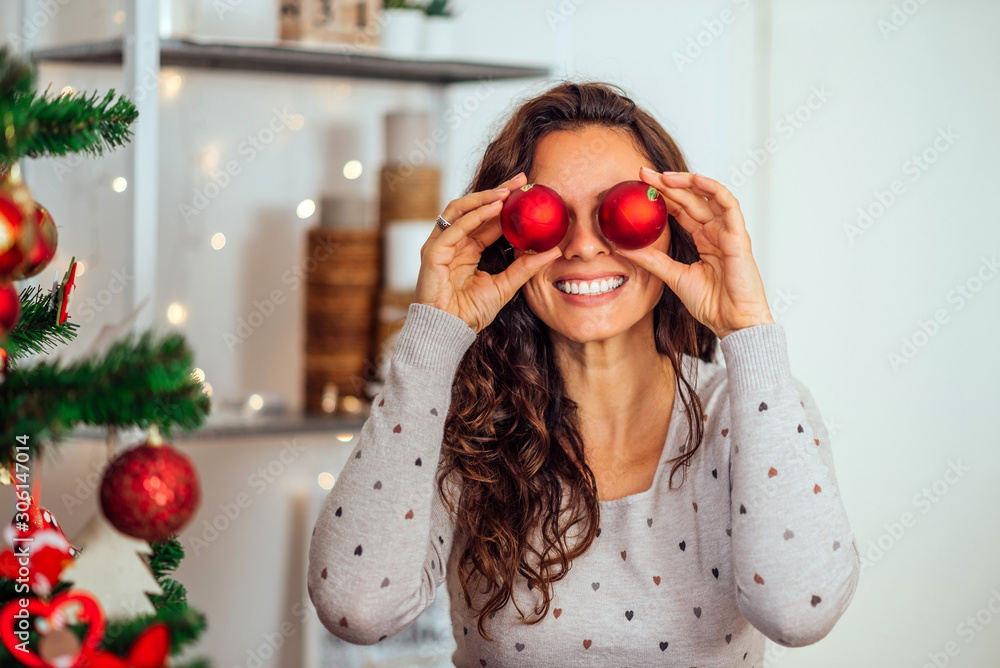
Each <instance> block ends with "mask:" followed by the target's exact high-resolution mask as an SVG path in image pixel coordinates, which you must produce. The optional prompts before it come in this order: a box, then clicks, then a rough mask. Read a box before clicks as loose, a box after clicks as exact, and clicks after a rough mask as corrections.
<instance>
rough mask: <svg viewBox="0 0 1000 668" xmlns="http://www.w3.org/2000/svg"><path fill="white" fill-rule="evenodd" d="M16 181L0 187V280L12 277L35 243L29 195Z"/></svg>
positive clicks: (10, 181)
mask: <svg viewBox="0 0 1000 668" xmlns="http://www.w3.org/2000/svg"><path fill="white" fill-rule="evenodd" d="M18 174H20V172H18ZM19 179H20V177H18V179H16V180H15V179H10V180H8V181H7V182H5V183H4V184H3V185H0V281H3V280H9V279H10V278H12V277H13V275H14V273H15V272H16V271H17V270H18V269H19V268H20V267H21V266H22V265H23V264H24V262H25V260H26V258H27V256H28V254H29V253H30V252H31V249H32V248H33V247H34V246H35V242H36V235H37V232H36V224H35V210H34V206H33V205H32V199H31V194H30V193H29V192H28V189H27V188H25V187H24V185H23V184H22V183H20V180H19Z"/></svg>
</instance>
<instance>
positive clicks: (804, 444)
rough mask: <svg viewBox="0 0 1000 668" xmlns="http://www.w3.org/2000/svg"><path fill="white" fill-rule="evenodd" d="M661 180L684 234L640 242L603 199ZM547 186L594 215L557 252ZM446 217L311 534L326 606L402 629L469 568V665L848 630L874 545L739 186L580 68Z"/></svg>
mask: <svg viewBox="0 0 1000 668" xmlns="http://www.w3.org/2000/svg"><path fill="white" fill-rule="evenodd" d="M512 175H513V176H512ZM635 179H641V180H643V181H645V182H646V183H648V184H650V185H651V186H654V187H656V188H657V189H658V190H659V191H660V192H661V193H662V194H663V196H664V198H665V201H666V203H667V206H668V210H669V212H670V214H671V215H670V220H669V225H668V227H667V229H666V230H665V231H664V233H663V234H662V236H661V237H660V238H659V239H658V240H657V241H656V242H655V243H654V244H653V245H651V246H649V247H647V248H644V249H640V250H632V251H628V250H623V249H616V248H615V247H614V246H613V245H612V244H611V243H610V242H609V241H608V240H607V239H606V238H604V237H603V235H602V234H601V231H600V227H599V226H598V224H597V209H598V206H599V204H600V201H601V196H602V194H603V193H604V192H605V191H607V189H609V188H610V187H612V186H613V185H615V184H617V183H619V182H621V181H627V180H635ZM526 183H540V184H544V185H547V186H549V187H551V188H553V189H555V190H556V191H557V192H558V193H559V194H560V195H562V197H563V199H564V200H565V201H566V203H567V206H568V208H569V212H570V218H571V221H570V228H569V231H568V233H567V234H566V237H565V238H564V239H563V240H562V242H561V243H560V244H559V246H558V247H557V248H555V249H552V250H551V251H548V252H545V253H538V254H525V253H521V252H520V251H515V250H514V249H513V248H512V247H511V246H510V244H508V243H507V241H506V239H504V238H503V237H502V233H501V229H500V222H499V218H498V215H499V213H500V210H501V207H502V202H503V200H505V199H506V197H507V196H508V195H509V193H510V191H511V190H512V189H514V188H519V187H521V186H523V185H525V184H526ZM498 184H499V186H500V187H499V188H497V189H493V188H494V187H495V186H497V185H498ZM442 218H443V219H444V223H443V224H442V225H443V226H446V229H443V230H442V229H435V230H434V231H433V232H432V233H431V235H430V237H429V238H428V240H427V242H426V243H425V244H424V245H423V247H422V248H421V262H422V264H421V269H420V274H419V279H418V284H417V293H416V302H417V303H415V304H413V305H411V306H410V310H409V314H408V317H407V320H406V324H405V326H404V328H403V331H402V332H401V333H400V336H399V339H398V342H397V347H396V350H395V352H394V356H393V360H392V364H391V369H390V372H389V375H388V377H387V380H386V384H385V387H384V389H383V391H382V393H381V394H380V395H379V396H378V397H376V399H375V402H374V404H373V407H372V411H371V415H370V416H369V418H368V420H367V422H366V423H365V425H364V427H363V429H362V432H361V434H360V437H359V439H358V444H357V447H356V449H355V452H354V454H353V455H352V456H351V457H350V459H349V460H348V464H347V465H346V466H345V467H344V469H343V471H342V472H341V474H340V478H339V479H338V481H337V484H336V485H335V486H334V488H333V489H332V490H331V492H330V494H329V497H328V498H327V499H326V502H325V504H324V506H323V508H322V511H321V513H320V516H319V519H318V520H317V523H316V527H315V529H314V532H313V538H312V542H311V546H310V555H309V558H310V563H309V577H308V580H309V592H310V596H311V598H312V601H313V603H314V604H315V606H316V609H317V612H318V614H319V616H320V618H321V620H322V621H323V623H324V625H325V626H326V627H327V628H328V629H329V630H330V631H331V632H332V633H334V634H335V635H337V636H339V637H340V638H343V639H345V640H347V641H350V642H354V643H362V644H370V643H376V642H379V641H381V640H383V639H385V638H386V637H389V636H391V635H393V634H395V633H397V632H399V631H400V630H402V629H403V628H405V627H406V626H407V625H408V624H410V623H411V622H412V621H413V620H414V619H415V618H416V617H417V616H418V615H419V614H420V613H421V612H422V611H423V610H425V609H426V608H427V606H429V605H430V604H431V603H432V602H433V600H434V598H435V595H436V592H437V589H438V586H439V585H441V584H442V583H445V582H447V586H448V592H449V594H450V603H451V615H452V621H453V627H454V634H455V640H456V642H457V644H458V648H457V650H456V652H455V654H454V655H453V661H454V662H455V664H456V665H458V666H522V665H529V666H584V665H601V666H608V665H630V666H637V665H652V664H657V665H672V666H673V665H676V666H693V665H699V666H706V665H717V666H732V665H737V664H738V665H744V664H745V665H748V666H760V665H761V662H762V657H763V652H764V638H765V636H766V637H768V638H771V639H772V640H774V641H775V642H777V643H780V644H783V645H786V646H790V647H798V646H802V645H808V644H810V643H814V642H816V641H818V640H820V639H821V638H823V637H824V636H825V635H826V634H827V633H828V632H829V631H830V629H831V628H832V627H833V625H834V624H835V623H836V621H837V619H839V617H840V615H841V614H842V613H843V612H844V610H845V609H846V608H847V605H848V604H849V603H850V601H851V599H852V598H853V596H854V591H855V589H856V587H857V583H858V577H859V573H860V555H859V553H858V549H857V544H856V542H855V540H854V536H853V534H852V531H851V528H850V525H849V523H848V519H847V516H846V513H845V510H844V506H843V504H842V502H841V498H840V496H839V494H838V492H837V482H836V477H835V473H834V466H833V459H832V453H831V450H830V444H829V440H828V436H827V433H826V430H825V428H824V426H823V421H822V419H821V417H820V414H819V412H818V410H817V408H816V404H815V402H814V401H813V399H812V397H811V395H810V394H809V392H808V391H807V390H806V388H805V387H804V386H803V385H802V384H801V383H800V382H799V381H798V380H796V379H794V378H793V377H792V376H791V375H790V373H789V364H788V357H787V349H786V342H785V334H784V329H783V327H782V326H781V325H779V324H777V323H775V322H774V320H773V318H772V317H771V314H770V311H769V309H768V305H767V301H766V299H765V295H764V289H763V285H762V282H761V279H760V275H759V273H758V271H757V267H756V264H755V263H754V260H753V258H752V256H751V252H750V238H749V236H748V235H747V232H746V229H745V227H744V223H743V218H742V215H741V214H740V209H739V204H738V203H737V201H736V199H735V198H734V197H733V196H732V194H730V193H729V192H728V191H727V190H726V189H725V188H724V187H723V186H721V185H720V184H719V183H718V182H716V181H714V180H712V179H710V178H707V177H705V176H701V175H695V174H691V173H689V172H688V171H687V167H686V165H685V163H684V159H683V157H682V155H681V152H680V150H679V149H678V148H677V146H676V145H675V144H674V142H673V141H672V140H671V138H670V137H669V136H668V135H667V133H666V132H665V131H664V130H663V128H662V127H661V126H660V125H659V124H658V123H657V122H656V121H655V120H654V119H653V118H652V117H651V116H650V115H649V114H647V113H646V112H644V111H643V110H641V109H639V108H638V107H636V105H635V104H634V103H633V102H632V101H631V100H630V99H628V98H627V97H625V96H624V95H621V94H619V93H617V92H616V91H615V90H613V89H612V88H611V87H610V86H607V85H604V84H576V83H565V84H562V85H560V86H557V87H555V88H553V89H552V90H550V91H548V92H546V93H545V94H543V95H541V96H539V97H537V98H535V99H533V100H530V101H528V102H526V103H525V104H523V105H522V106H521V107H520V108H519V109H517V110H516V111H515V113H514V114H513V117H512V118H511V119H510V121H509V122H508V123H507V124H506V126H505V127H504V128H503V130H502V131H501V132H500V134H499V136H498V137H497V138H496V139H495V140H494V141H493V142H492V143H491V144H490V145H489V147H488V148H487V150H486V153H485V155H484V157H483V160H482V163H481V165H480V167H479V171H478V174H477V175H476V177H475V179H474V181H473V183H472V186H471V187H470V189H469V193H468V194H466V195H465V196H463V197H461V198H459V199H456V200H454V201H452V202H450V203H449V204H448V205H447V207H445V209H444V211H443V212H442ZM449 221H450V222H451V225H450V226H447V223H448V222H449ZM477 267H478V270H477ZM584 282H586V283H588V289H587V290H586V292H589V294H580V292H581V290H580V288H581V283H584ZM574 285H575V287H574ZM717 343H718V345H719V347H721V350H722V353H723V356H724V359H725V362H726V365H725V366H721V365H719V364H717V363H715V362H713V358H714V356H715V351H716V344H717ZM668 465H669V466H670V470H669V473H668V471H667V466H668ZM675 473H679V475H678V476H677V477H678V478H680V481H678V484H677V485H675V484H674V482H675V481H674V477H675V476H674V474H675Z"/></svg>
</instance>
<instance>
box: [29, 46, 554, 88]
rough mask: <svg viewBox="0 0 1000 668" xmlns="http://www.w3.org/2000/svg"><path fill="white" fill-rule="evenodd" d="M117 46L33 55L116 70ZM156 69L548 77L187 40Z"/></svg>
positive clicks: (169, 49)
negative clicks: (181, 68)
mask: <svg viewBox="0 0 1000 668" xmlns="http://www.w3.org/2000/svg"><path fill="white" fill-rule="evenodd" d="M124 55H125V47H124V44H123V43H122V40H118V39H113V40H105V41H101V42H91V43H86V44H74V45H69V46H59V47H54V48H48V49H37V50H34V51H33V52H32V57H33V58H34V60H35V61H36V62H62V63H83V64H86V63H90V64H96V63H110V64H117V65H120V64H122V62H123V59H124ZM160 65H161V66H170V67H192V68H200V69H209V70H235V71H243V72H271V73H281V74H302V75H311V76H338V77H354V78H359V79H380V80H389V81H398V82H410V83H426V84H442V85H446V84H453V83H462V82H467V81H477V80H479V79H518V78H531V77H542V76H546V75H548V70H547V69H546V68H544V67H537V66H530V65H510V64H497V63H483V62H473V61H457V60H456V61H452V60H448V61H443V60H417V59H404V58H397V57H392V56H387V55H381V54H377V53H365V52H360V51H357V50H352V49H349V48H343V47H341V48H337V47H336V46H335V45H330V46H329V47H328V48H323V46H322V45H313V44H299V43H296V42H275V43H274V44H248V43H238V42H229V43H227V42H219V41H212V42H204V41H200V40H192V39H163V40H160Z"/></svg>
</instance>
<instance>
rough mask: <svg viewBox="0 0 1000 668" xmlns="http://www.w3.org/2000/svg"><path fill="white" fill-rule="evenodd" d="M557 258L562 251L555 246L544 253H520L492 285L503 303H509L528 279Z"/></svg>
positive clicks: (495, 278)
mask: <svg viewBox="0 0 1000 668" xmlns="http://www.w3.org/2000/svg"><path fill="white" fill-rule="evenodd" d="M558 257H562V249H561V248H559V246H556V247H555V248H551V249H549V250H547V251H545V252H544V253H522V254H521V255H520V256H519V257H518V258H517V259H516V260H514V261H513V262H511V263H510V266H509V267H507V268H506V269H504V270H503V271H502V272H500V273H499V274H497V275H496V276H495V277H494V283H495V285H496V286H497V289H498V290H499V291H500V297H501V299H502V300H503V303H504V304H506V303H507V302H509V301H510V300H511V299H512V298H513V297H514V293H515V292H517V291H518V290H520V289H521V286H523V285H524V284H525V283H527V282H528V279H529V278H531V277H532V276H534V275H535V274H537V273H538V271H539V270H540V269H541V268H542V267H544V266H545V265H547V264H548V263H550V262H552V261H553V260H555V259H556V258H558Z"/></svg>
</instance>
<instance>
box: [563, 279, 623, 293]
mask: <svg viewBox="0 0 1000 668" xmlns="http://www.w3.org/2000/svg"><path fill="white" fill-rule="evenodd" d="M624 282H625V278H624V277H622V276H616V277H615V278H611V279H606V278H605V279H601V281H600V282H598V281H591V282H590V283H586V282H581V283H573V282H572V281H563V282H561V283H557V284H556V288H558V289H559V290H560V291H562V292H565V293H566V294H573V295H602V294H604V293H606V292H611V291H612V290H617V289H618V288H619V287H621V285H622V284H623V283H624Z"/></svg>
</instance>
